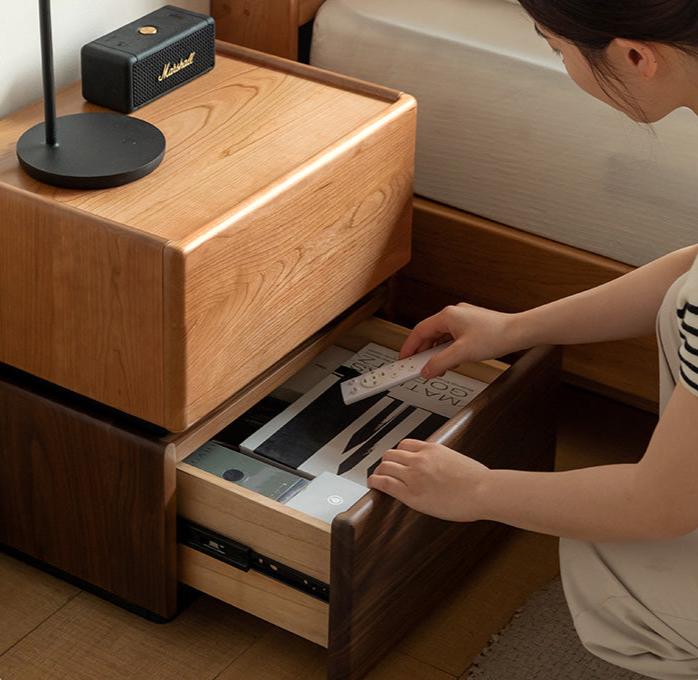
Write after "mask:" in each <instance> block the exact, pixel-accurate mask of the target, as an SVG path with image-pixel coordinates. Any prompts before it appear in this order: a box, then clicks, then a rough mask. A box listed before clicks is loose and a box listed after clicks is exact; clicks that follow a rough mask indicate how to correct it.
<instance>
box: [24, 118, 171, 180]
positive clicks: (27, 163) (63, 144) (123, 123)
mask: <svg viewBox="0 0 698 680" xmlns="http://www.w3.org/2000/svg"><path fill="white" fill-rule="evenodd" d="M56 137H57V139H58V144H57V145H55V146H50V145H49V144H46V128H45V125H44V123H40V124H39V125H35V126H34V127H33V128H30V129H29V130H27V131H26V132H25V133H24V134H23V135H22V136H21V137H20V138H19V141H18V142H17V158H18V159H19V163H20V165H21V166H22V168H23V169H24V170H25V171H26V172H27V174H29V175H31V176H32V177H34V178H35V179H38V180H39V181H41V182H45V183H46V184H52V185H53V186H58V187H66V188H69V189H106V188H108V187H117V186H120V185H122V184H128V183H129V182H133V181H135V180H137V179H140V178H141V177H144V176H145V175H147V174H148V173H150V172H152V171H153V170H155V168H157V166H158V165H160V161H162V159H163V157H164V155H165V137H164V135H163V134H162V132H160V130H158V129H157V128H156V127H155V126H154V125H151V124H150V123H146V122H145V121H144V120H139V119H138V118H130V117H129V116H124V115H122V114H118V113H108V112H107V113H78V114H75V115H72V116H63V117H61V118H58V119H57V120H56Z"/></svg>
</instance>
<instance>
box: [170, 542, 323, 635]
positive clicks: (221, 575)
mask: <svg viewBox="0 0 698 680" xmlns="http://www.w3.org/2000/svg"><path fill="white" fill-rule="evenodd" d="M179 578H180V580H181V581H182V582H183V583H186V584H187V585H189V586H191V587H192V588H196V589H197V590H201V591H203V592H205V593H208V594H209V595H212V596H213V597H216V598H218V599H219V600H223V601H224V602H227V603H228V604H232V605H233V606H234V607H237V608H238V609H242V610H243V611H246V612H249V613H250V614H253V615H254V616H258V617H259V618H260V619H264V620H265V621H269V622H270V623H273V624H274V625H277V626H280V627H281V628H284V629H286V630H290V631H291V632H292V633H295V634H296V635H300V636H301V637H304V638H306V639H307V640H311V641H312V642H315V643H316V644H319V645H323V646H324V647H326V646H327V631H328V621H329V605H328V604H327V603H326V602H322V601H321V600H318V599H316V598H314V597H311V596H310V595H306V594H305V593H301V592H299V591H297V590H295V589H294V588H291V587H290V586H286V585H284V584H282V583H278V582H277V581H274V580H273V579H270V578H267V577H266V576H263V575H261V574H258V573H256V572H254V571H247V572H245V571H241V570H239V569H236V568H235V567H231V566H230V565H227V564H225V563H223V562H221V561H220V560H217V559H215V558H213V557H209V556H208V555H204V554H203V553H201V552H199V551H198V550H193V549H192V548H188V547H186V546H179Z"/></svg>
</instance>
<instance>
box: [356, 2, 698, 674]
mask: <svg viewBox="0 0 698 680" xmlns="http://www.w3.org/2000/svg"><path fill="white" fill-rule="evenodd" d="M520 1H521V5H522V6H523V7H524V9H525V10H526V11H527V12H528V13H529V14H530V15H531V17H532V18H533V20H534V22H535V28H536V30H537V31H538V33H539V34H540V35H541V36H542V37H543V38H544V39H545V40H547V41H548V43H549V44H550V46H551V48H552V49H553V50H554V51H555V52H556V53H558V54H559V55H560V56H561V57H562V59H563V60H564V63H565V67H566V69H567V72H568V74H569V75H570V77H571V78H572V79H573V80H574V81H575V82H576V83H577V84H578V85H579V86H580V87H581V88H582V89H583V90H585V91H586V92H587V93H589V94H590V95H592V96H593V97H596V98H597V99H600V100H601V101H603V102H605V103H607V104H608V105H609V106H612V107H614V108H616V109H618V110H620V111H622V112H624V113H626V114H627V115H628V116H630V117H631V118H632V119H633V120H636V121H640V122H646V123H650V122H654V121H657V120H659V119H661V118H663V117H664V116H666V115H667V114H668V113H670V112H671V111H673V110H674V109H677V108H679V107H682V106H686V107H689V108H690V109H692V110H693V111H694V112H696V113H698V0H520ZM697 153H698V150H697ZM696 186H697V187H698V177H696ZM697 240H698V239H697ZM697 255H698V246H691V247H689V248H684V249H682V250H679V251H676V252H674V253H671V254H669V255H666V256H665V257H662V258H660V259H658V260H656V261H654V262H652V263H650V264H648V265H646V266H644V267H641V268H639V269H637V270H635V271H633V272H631V273H629V274H627V275H625V276H623V277H621V278H619V279H616V280H614V281H612V282H610V283H607V284H605V285H603V286H599V287H598V288H594V289H592V290H589V291H585V292H583V293H579V294H577V295H573V296H570V297H568V298H564V299H562V300H558V301H556V302H552V303H550V304H547V305H544V306H542V307H538V308H536V309H532V310H529V311H526V312H523V313H519V314H503V313H499V312H494V311H489V310H486V309H481V308H477V307H473V306H471V305H467V304H461V305H458V306H452V307H447V308H446V309H444V310H443V311H441V312H440V313H438V314H436V315H435V316H432V317H430V318H428V319H426V320H424V321H422V322H421V323H420V324H418V325H417V326H416V327H415V329H414V330H413V331H412V333H411V334H410V336H409V337H408V339H407V340H406V341H405V344H404V346H403V347H402V351H401V354H400V356H401V357H403V358H404V357H407V356H410V355H412V354H414V353H415V352H418V351H421V350H424V349H426V348H428V347H430V346H432V345H434V344H435V343H440V342H442V341H443V340H445V339H450V338H453V339H454V340H455V342H454V343H453V345H451V346H450V347H449V348H448V349H444V350H443V351H441V352H440V353H438V354H437V355H436V356H435V357H434V358H433V359H432V360H431V361H430V362H429V364H427V366H426V367H425V368H424V371H423V375H424V376H425V377H434V376H437V375H441V374H443V372H444V371H445V370H447V369H449V368H452V367H455V366H456V365H458V364H459V363H461V362H463V361H478V360H481V359H487V358H491V357H496V356H501V355H504V354H507V353H509V352H513V351H515V350H519V349H524V348H527V347H531V346H533V345H537V344H547V343H552V344H562V345H569V344H575V343H588V342H597V341H606V340H616V339H621V338H631V337H637V336H643V335H646V334H648V333H650V332H652V331H653V330H655V328H656V332H657V335H658V339H659V344H660V374H661V375H660V383H661V384H660V420H659V424H658V426H657V428H656V430H655V432H654V435H653V437H652V440H651V442H650V444H649V446H648V448H647V451H646V452H645V454H644V456H643V458H642V460H641V461H640V462H639V463H637V464H630V465H628V464H622V465H621V464H619V465H604V466H599V467H593V468H586V469H581V470H573V471H569V472H547V473H545V472H544V473H541V472H523V471H516V470H491V469H488V468H487V467H485V466H484V465H482V464H481V463H479V462H477V461H475V460H473V459H471V458H469V457H467V456H463V455H461V454H458V453H456V452H454V451H451V450H450V449H447V448H446V447H443V446H438V445H434V444H427V443H425V442H421V441H416V440H405V441H403V442H401V443H400V445H399V446H398V448H397V449H395V450H391V451H389V452H388V453H386V455H385V456H384V458H383V462H382V463H381V465H380V466H379V467H378V468H377V469H376V471H375V474H374V475H373V476H372V477H371V478H370V480H369V484H370V486H372V487H374V488H376V489H379V490H381V491H384V492H386V493H388V494H390V495H392V496H394V497H395V498H398V499H399V500H401V501H402V502H404V503H406V504H407V505H409V506H411V507H413V508H415V509H416V510H419V511H421V512H424V513H427V514H430V515H434V516H436V517H441V518H443V519H448V520H454V521H461V522H470V521H475V520H480V519H488V520H496V521H498V522H504V523H506V524H510V525H513V526H516V527H520V528H523V529H528V530H531V531H537V532H541V533H546V534H551V535H555V536H560V537H561V538H560V570H561V578H562V583H563V587H564V591H565V596H566V598H567V601H568V604H569V607H570V611H571V614H572V617H573V621H574V625H575V628H576V630H577V632H578V634H579V637H580V639H581V640H582V643H583V644H584V646H585V647H586V648H587V649H588V650H589V651H591V652H592V653H594V654H596V655H597V656H599V657H601V658H603V659H605V660H607V661H609V662H611V663H614V664H617V665H618V666H622V667H625V668H628V669H630V670H633V671H635V672H638V673H641V674H644V675H646V676H649V677H653V678H661V679H663V680H666V679H674V678H676V679H678V678H692V679H693V680H695V679H696V678H698V263H696V262H695V260H696V256H697Z"/></svg>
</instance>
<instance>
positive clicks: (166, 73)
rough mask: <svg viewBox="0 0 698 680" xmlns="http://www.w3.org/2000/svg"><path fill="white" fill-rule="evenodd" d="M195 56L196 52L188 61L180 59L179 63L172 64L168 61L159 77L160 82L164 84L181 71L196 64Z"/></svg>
mask: <svg viewBox="0 0 698 680" xmlns="http://www.w3.org/2000/svg"><path fill="white" fill-rule="evenodd" d="M195 56H196V52H192V53H191V54H190V55H189V56H188V57H187V58H186V59H180V60H179V61H178V62H177V63H174V64H172V63H170V62H169V61H168V62H167V63H166V64H165V66H164V67H163V69H162V73H161V74H160V75H159V76H158V81H159V82H162V81H163V80H166V79H167V78H169V77H170V76H173V75H174V74H175V73H179V71H182V70H184V69H185V68H187V67H188V66H191V65H192V64H193V63H194V57H195Z"/></svg>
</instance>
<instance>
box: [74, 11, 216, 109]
mask: <svg viewBox="0 0 698 680" xmlns="http://www.w3.org/2000/svg"><path fill="white" fill-rule="evenodd" d="M81 56H82V94H83V97H85V99H87V100H88V101H90V102H93V103H94V104H99V105H100V106H105V107H107V108H110V109H114V110H115V111H121V112H123V113H130V112H131V111H135V110H136V109H138V108H140V107H141V106H143V105H144V104H147V103H148V102H151V101H153V100H154V99H157V98H158V97H161V96H162V95H164V94H167V93H168V92H170V91H171V90H174V89H175V88H176V87H179V86H180V85H184V84H185V83H187V82H189V81H190V80H193V79H194V78H196V77H197V76H200V75H202V74H203V73H206V72H207V71H210V70H211V69H212V68H213V66H214V63H215V58H216V27H215V22H214V21H213V19H212V18H211V17H210V16H207V15H205V14H198V13H197V12H190V11H188V10H185V9H180V8H179V7H173V6H172V5H166V6H165V7H162V8H161V9H159V10H156V11H155V12H151V13H150V14H147V15H146V16H144V17H142V18H141V19H138V20H137V21H134V22H132V23H130V24H127V25H126V26H122V27H121V28H118V29H117V30H116V31H113V32H112V33H108V34H107V35H105V36H102V37H101V38H99V39H97V40H95V41H93V42H91V43H89V44H87V45H85V46H84V47H83V48H82V55H81Z"/></svg>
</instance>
